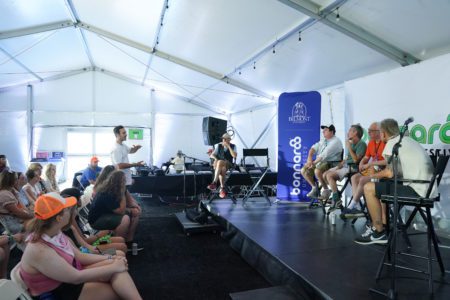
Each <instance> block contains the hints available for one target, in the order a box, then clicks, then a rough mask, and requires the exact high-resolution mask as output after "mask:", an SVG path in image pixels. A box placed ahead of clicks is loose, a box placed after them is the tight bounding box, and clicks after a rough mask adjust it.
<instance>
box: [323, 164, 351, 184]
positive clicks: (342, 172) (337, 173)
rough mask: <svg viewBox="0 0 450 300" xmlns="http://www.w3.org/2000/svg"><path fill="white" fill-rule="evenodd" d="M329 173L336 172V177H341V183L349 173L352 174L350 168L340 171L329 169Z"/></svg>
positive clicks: (335, 168)
mask: <svg viewBox="0 0 450 300" xmlns="http://www.w3.org/2000/svg"><path fill="white" fill-rule="evenodd" d="M328 172H335V173H336V175H337V176H338V177H339V181H341V180H342V179H344V177H345V176H347V174H348V172H350V169H349V168H348V167H342V168H340V169H338V168H337V167H334V168H331V169H329V170H328Z"/></svg>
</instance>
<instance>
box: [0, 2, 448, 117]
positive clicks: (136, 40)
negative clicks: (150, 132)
mask: <svg viewBox="0 0 450 300" xmlns="http://www.w3.org/2000/svg"><path fill="white" fill-rule="evenodd" d="M336 8H338V10H337V9H336ZM449 12H450V1H448V0H435V1H423V0H396V1H392V0H378V1H369V0H347V1H346V0H339V1H330V0H315V1H309V0H246V1H242V0H241V1H239V0H213V1H206V0H189V1H182V0H169V1H167V0H151V1H148V0H95V1H92V0H35V1H29V0H2V1H0V88H6V87H10V86H15V85H18V84H24V83H28V82H31V81H35V80H38V81H42V80H47V79H51V78H55V76H64V75H67V74H69V75H70V74H74V73H77V72H82V71H86V70H97V71H103V72H107V73H108V74H110V75H113V76H116V77H119V78H122V79H127V80H129V81H132V82H135V83H137V84H142V85H145V86H148V87H151V88H154V89H156V90H164V91H169V92H171V93H174V94H177V95H179V96H181V97H184V98H186V99H187V100H189V101H191V102H192V103H194V104H198V105H201V106H203V107H207V108H210V109H212V110H215V111H218V112H224V113H235V112H239V111H242V110H246V109H250V108H252V107H256V106H261V105H267V104H269V103H273V102H274V101H275V100H276V97H277V96H278V95H279V94H280V93H282V92H286V91H302V90H315V89H319V88H323V87H327V86H332V85H336V84H340V83H343V82H344V81H346V80H349V79H353V78H356V77H360V76H365V75H368V74H372V73H375V72H379V71H384V70H390V69H393V68H396V67H399V66H401V65H408V64H410V63H414V62H416V61H421V60H425V59H428V58H431V57H434V56H437V55H440V54H444V53H448V52H450V34H449V31H448V28H450V18H449V17H448V13H449ZM337 13H339V17H340V19H339V20H337V18H336V16H337ZM300 31H301V34H299V32H300ZM299 37H301V41H299ZM273 52H275V53H273Z"/></svg>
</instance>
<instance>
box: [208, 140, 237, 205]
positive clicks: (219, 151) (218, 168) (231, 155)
mask: <svg viewBox="0 0 450 300" xmlns="http://www.w3.org/2000/svg"><path fill="white" fill-rule="evenodd" d="M210 157H211V158H212V159H213V160H214V164H213V165H214V166H215V172H214V179H213V182H212V183H211V184H210V185H208V189H210V190H215V189H216V188H217V185H216V182H217V180H219V182H220V193H219V196H220V198H225V197H226V196H227V192H226V191H225V175H226V173H227V170H228V169H230V168H231V167H232V166H233V160H234V159H236V157H237V150H236V145H235V144H232V143H231V136H230V135H229V134H228V133H224V134H223V135H222V142H221V143H218V144H216V145H215V146H214V151H213V152H212V153H211V155H210Z"/></svg>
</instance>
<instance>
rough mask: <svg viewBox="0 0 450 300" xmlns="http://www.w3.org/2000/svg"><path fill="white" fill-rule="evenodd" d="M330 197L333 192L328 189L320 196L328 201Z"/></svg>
mask: <svg viewBox="0 0 450 300" xmlns="http://www.w3.org/2000/svg"><path fill="white" fill-rule="evenodd" d="M330 196H331V190H328V189H325V190H323V191H322V194H320V197H321V198H322V199H323V200H328V199H329V198H330Z"/></svg>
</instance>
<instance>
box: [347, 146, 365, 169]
mask: <svg viewBox="0 0 450 300" xmlns="http://www.w3.org/2000/svg"><path fill="white" fill-rule="evenodd" d="M351 147H352V150H353V152H355V153H356V156H358V157H361V158H362V157H363V156H364V154H365V153H366V149H367V145H366V143H364V141H363V140H359V142H357V143H356V144H352V145H351ZM345 162H346V163H348V164H353V163H354V161H353V158H352V156H351V155H350V151H349V153H348V154H347V158H346V159H345Z"/></svg>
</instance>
